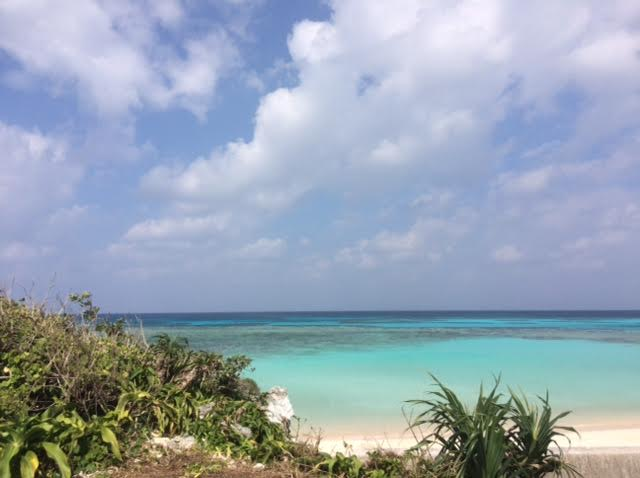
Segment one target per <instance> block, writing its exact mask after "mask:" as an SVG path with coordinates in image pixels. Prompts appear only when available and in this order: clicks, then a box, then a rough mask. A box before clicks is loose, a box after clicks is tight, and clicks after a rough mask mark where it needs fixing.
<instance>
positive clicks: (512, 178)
mask: <svg viewBox="0 0 640 478" xmlns="http://www.w3.org/2000/svg"><path fill="white" fill-rule="evenodd" d="M553 173H554V169H553V168H551V167H544V168H539V169H534V170H531V171H527V172H524V173H521V174H517V173H512V172H509V173H503V174H502V175H500V177H499V178H498V184H499V187H500V188H501V189H503V190H504V191H505V192H507V193H516V194H518V193H523V194H526V193H537V192H540V191H542V190H543V189H545V188H546V187H547V186H548V185H549V182H550V181H551V178H552V176H553Z"/></svg>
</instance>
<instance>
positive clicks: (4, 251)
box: [0, 242, 53, 262]
mask: <svg viewBox="0 0 640 478" xmlns="http://www.w3.org/2000/svg"><path fill="white" fill-rule="evenodd" d="M52 252H53V248H52V247H51V246H37V245H31V244H27V243H24V242H11V243H9V244H7V245H5V246H4V247H2V248H0V260H3V261H6V262H21V261H29V260H33V259H38V258H40V257H44V256H47V255H50V254H51V253H52Z"/></svg>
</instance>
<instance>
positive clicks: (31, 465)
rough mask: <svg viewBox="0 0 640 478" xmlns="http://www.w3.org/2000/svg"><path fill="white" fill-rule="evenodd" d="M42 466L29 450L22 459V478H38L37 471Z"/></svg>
mask: <svg viewBox="0 0 640 478" xmlns="http://www.w3.org/2000/svg"><path fill="white" fill-rule="evenodd" d="M39 465H40V461H39V460H38V456H37V455H36V454H35V453H34V452H32V451H31V450H28V451H27V452H26V453H25V454H24V455H22V459H21V460H20V476H21V477H22V478H33V477H34V476H36V470H37V469H38V466H39Z"/></svg>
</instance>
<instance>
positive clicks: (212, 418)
mask: <svg viewBox="0 0 640 478" xmlns="http://www.w3.org/2000/svg"><path fill="white" fill-rule="evenodd" d="M71 301H72V303H73V304H75V305H76V306H78V307H79V312H77V313H67V312H64V311H62V312H59V313H51V312H48V311H46V310H45V309H44V308H43V307H33V306H29V305H27V304H26V303H25V302H23V301H14V300H11V299H9V298H7V297H5V296H0V404H1V406H0V478H6V477H10V476H22V477H25V478H26V477H32V476H38V475H43V476H44V475H46V474H48V473H57V474H58V475H60V476H63V477H69V476H70V475H71V470H72V467H73V471H74V472H75V471H79V470H91V469H94V468H96V467H99V466H103V465H107V464H111V463H116V462H118V461H120V460H121V459H122V458H123V450H127V451H130V450H136V449H138V448H140V445H141V444H142V443H144V442H145V441H146V440H147V439H148V437H149V436H150V435H151V434H152V433H157V434H164V435H168V436H172V435H181V434H190V435H195V436H196V437H197V438H199V439H200V440H201V441H202V443H204V444H206V445H208V446H210V447H212V448H219V449H228V450H231V451H232V452H233V453H235V454H244V455H246V456H249V457H252V458H253V457H255V458H256V459H273V458H277V457H279V456H280V455H281V454H282V450H283V449H284V443H285V442H286V437H285V434H284V432H283V431H282V430H281V429H280V427H278V426H277V425H274V424H272V423H270V422H268V420H267V419H266V417H265V415H264V412H263V411H262V408H261V400H262V399H263V396H262V395H261V394H260V391H259V389H258V387H257V386H256V385H255V383H254V382H253V381H251V380H249V379H245V378H242V376H241V374H242V372H243V371H244V370H245V369H246V368H247V367H248V366H249V365H250V363H251V362H250V360H249V359H248V358H246V357H243V356H235V357H228V358H225V357H223V356H222V355H219V354H216V353H210V352H201V351H197V352H196V351H193V350H190V349H189V348H188V344H187V343H186V341H184V340H181V339H172V338H170V337H168V336H166V335H163V336H160V337H157V338H156V340H155V341H154V343H153V344H151V345H146V344H145V343H144V339H143V338H142V337H137V336H134V335H132V334H130V333H128V332H127V329H126V326H125V324H124V322H122V321H119V322H107V321H103V320H101V318H100V316H99V309H98V308H97V307H95V306H94V305H93V304H92V302H91V296H90V295H89V294H82V295H74V296H71ZM203 405H206V408H207V413H206V414H204V413H201V410H202V407H203ZM240 426H242V427H245V430H246V429H249V430H250V433H246V432H245V434H244V435H243V434H241V433H238V431H237V430H238V429H239V427H240ZM247 435H248V436H247ZM123 443H124V444H126V446H123Z"/></svg>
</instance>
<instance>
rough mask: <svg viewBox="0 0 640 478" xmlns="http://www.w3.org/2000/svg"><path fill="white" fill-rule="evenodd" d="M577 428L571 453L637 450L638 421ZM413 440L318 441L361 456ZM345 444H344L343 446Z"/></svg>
mask: <svg viewBox="0 0 640 478" xmlns="http://www.w3.org/2000/svg"><path fill="white" fill-rule="evenodd" d="M576 428H578V430H580V437H574V438H572V440H571V446H570V447H569V446H567V449H569V450H570V453H572V454H629V453H631V454H640V424H633V425H629V426H624V427H619V426H618V427H616V428H606V427H604V426H598V427H591V428H587V429H585V428H582V427H576ZM415 443H416V441H415V438H413V436H411V435H410V434H405V435H402V436H375V435H366V436H365V435H358V434H355V433H354V434H349V435H341V436H335V435H334V436H326V437H323V438H322V441H321V442H320V449H321V450H322V451H326V452H332V453H335V452H342V453H345V452H348V453H353V454H356V455H358V456H363V455H366V452H367V451H369V450H374V449H377V448H383V449H387V450H394V451H398V452H401V451H404V450H406V449H407V448H410V447H411V446H413V445H414V444H415ZM345 444H346V445H347V446H346V447H345ZM561 444H562V442H561ZM567 445H568V444H567Z"/></svg>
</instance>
